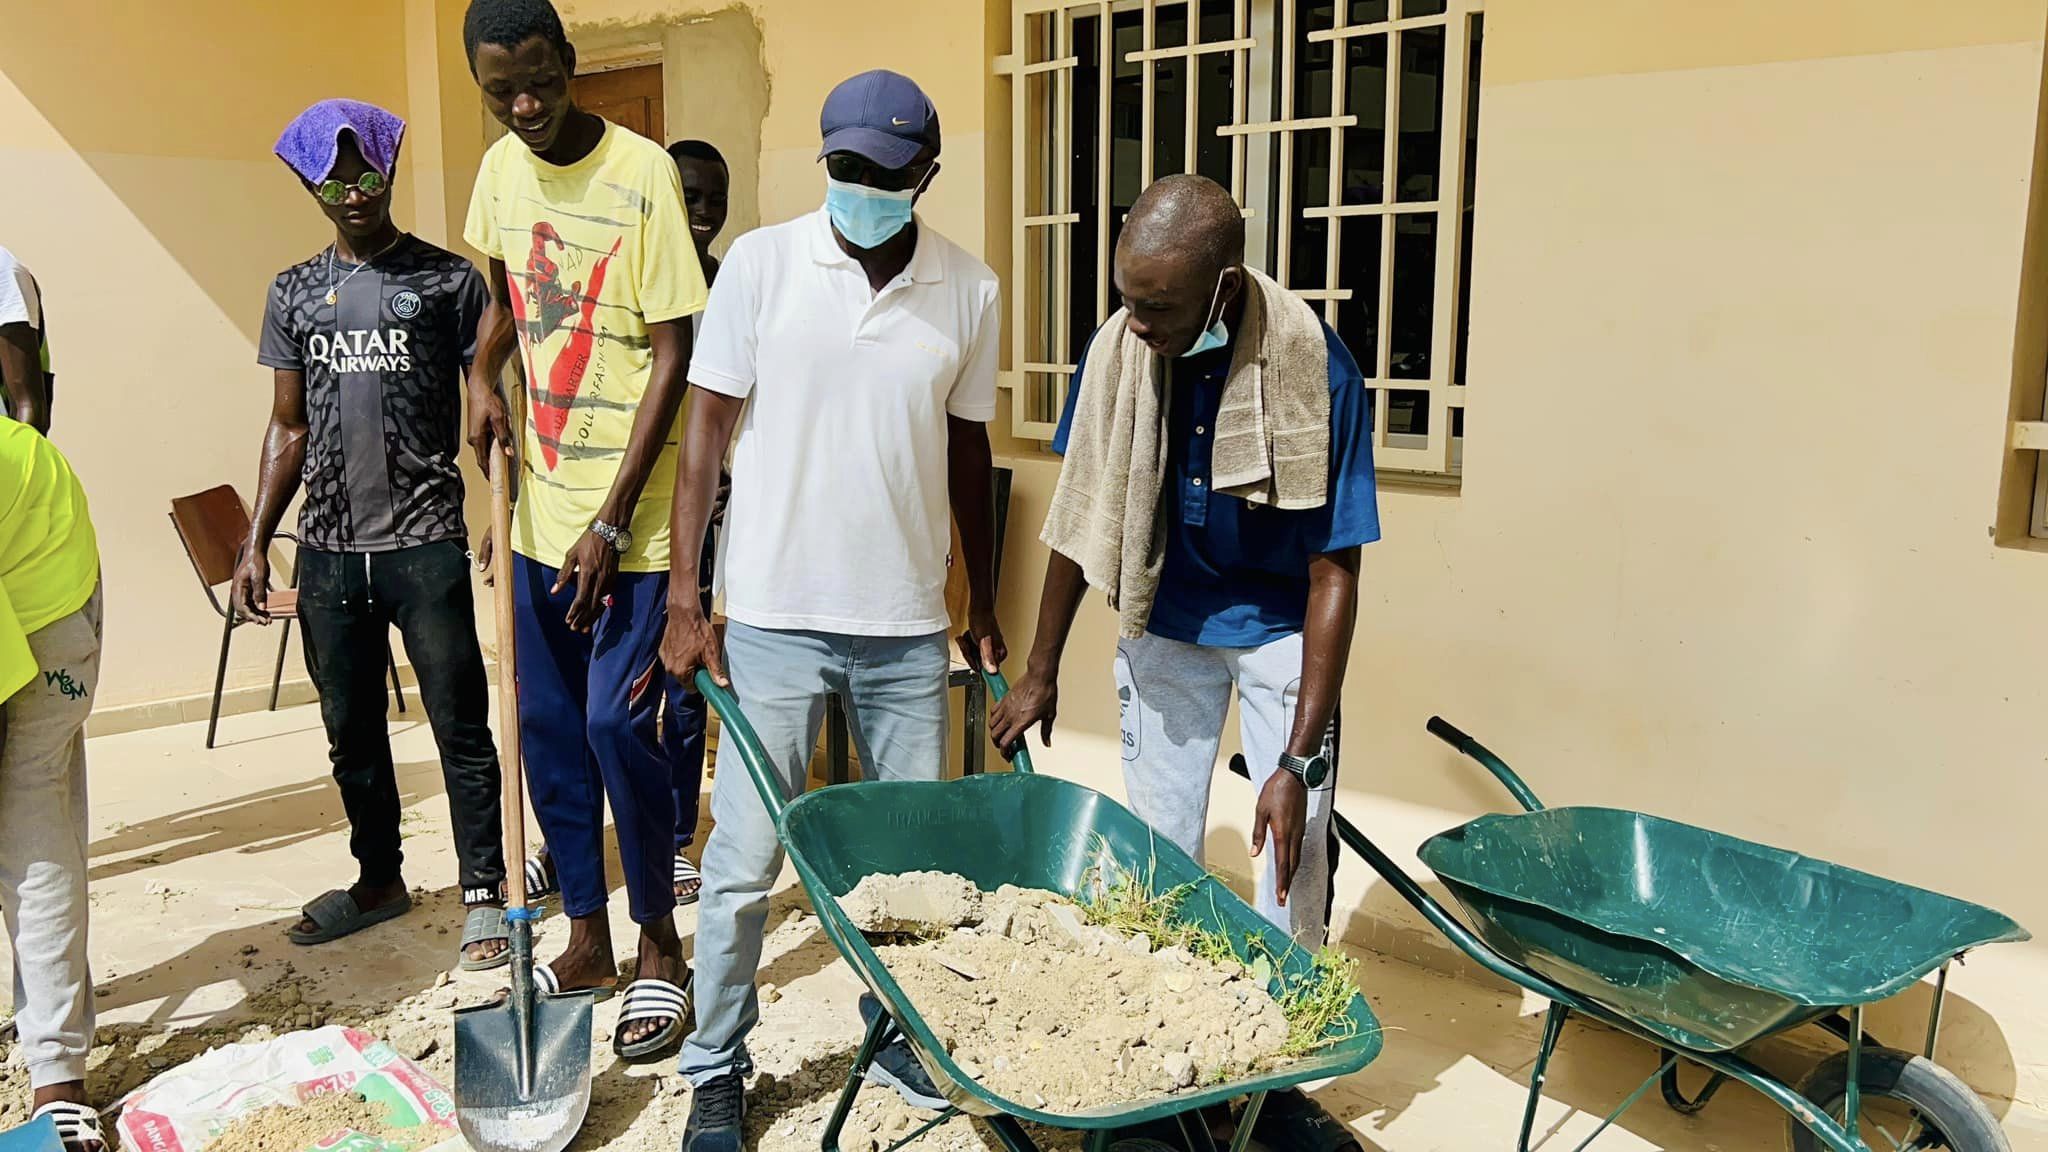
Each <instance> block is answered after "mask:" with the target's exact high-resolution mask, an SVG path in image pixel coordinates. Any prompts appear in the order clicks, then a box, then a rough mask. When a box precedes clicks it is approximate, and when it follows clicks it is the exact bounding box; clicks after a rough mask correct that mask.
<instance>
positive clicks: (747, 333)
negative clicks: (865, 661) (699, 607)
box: [690, 209, 1002, 636]
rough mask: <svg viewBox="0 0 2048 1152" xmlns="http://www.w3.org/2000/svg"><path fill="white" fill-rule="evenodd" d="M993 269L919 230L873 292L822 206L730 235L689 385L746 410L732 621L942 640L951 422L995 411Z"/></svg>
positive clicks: (729, 582) (730, 531)
mask: <svg viewBox="0 0 2048 1152" xmlns="http://www.w3.org/2000/svg"><path fill="white" fill-rule="evenodd" d="M1000 323H1001V321H1000V303H999V292H998V288H997V284H996V277H995V273H993V272H991V271H989V269H988V266H987V265H985V264H983V263H982V262H981V261H979V260H977V259H975V258H974V257H972V256H970V255H968V254H967V253H966V252H965V251H963V250H962V249H961V248H960V247H959V246H958V245H956V244H954V243H953V242H952V241H950V240H947V239H946V238H945V237H944V236H941V235H939V234H938V233H937V232H935V231H933V230H932V229H931V227H929V226H928V225H926V224H925V223H924V222H923V221H919V222H918V226H917V251H916V253H915V254H913V255H912V257H911V260H910V265H909V267H907V268H905V269H904V271H903V273H902V274H901V275H899V276H897V277H896V279H894V280H892V281H890V282H889V284H888V285H887V286H886V287H884V288H883V289H882V291H881V292H880V293H879V294H878V293H876V292H874V291H872V290H871V289H870V288H869V287H868V278H867V273H866V272H864V271H862V270H861V267H860V265H859V264H858V263H856V262H855V261H854V259H853V258H852V257H851V256H848V255H847V254H846V253H845V252H843V251H841V250H840V247H839V245H838V243H837V242H836V240H835V239H834V238H833V235H832V225H831V222H830V219H829V218H828V217H827V216H826V214H825V212H824V210H823V209H820V210H819V211H817V212H814V213H812V214H810V215H808V216H802V217H799V218H797V219H795V220H792V221H790V222H788V223H786V224H777V225H775V226H773V227H769V228H762V229H759V230H757V231H754V232H750V233H748V234H746V235H745V236H742V237H740V238H739V239H738V240H737V241H735V242H734V243H733V246H732V250H731V251H730V252H729V253H727V255H726V258H725V262H724V264H723V265H722V266H721V267H720V268H719V272H718V279H717V281H716V283H715V284H714V285H713V286H712V290H711V305H710V307H709V308H708V309H706V311H705V313H704V328H703V331H702V333H701V335H699V337H698V340H697V345H696V349H695V351H694V352H693V353H692V354H691V357H690V383H692V384H694V385H696V386H697V387H699V388H704V389H708V390H710V391H712V392H718V393H721V394H724V395H727V396H733V397H739V398H743V399H745V400H747V402H748V403H747V406H746V411H745V412H744V414H743V415H742V416H741V418H740V435H739V443H738V445H737V446H736V448H735V450H734V454H733V465H732V503H731V505H730V506H729V508H728V509H727V512H726V521H725V523H726V527H725V534H724V537H723V539H722V541H721V544H722V551H721V555H720V557H719V561H720V564H719V566H720V571H721V573H722V576H723V585H724V590H725V611H726V615H727V616H729V617H731V618H732V619H734V620H738V621H739V622H740V623H742V624H748V625H752V626H753V627H756V628H777V629H802V630H807V631H816V632H834V633H840V634H843V635H855V636H925V635H929V634H931V633H934V632H940V631H943V630H944V629H945V628H946V626H947V617H946V598H945V590H946V549H947V546H948V544H949V543H950V541H951V529H950V524H949V519H948V504H947V481H946V439H947V436H946V417H948V416H955V417H958V418H960V419H962V420H974V421H979V422H984V423H985V422H987V421H989V420H991V419H993V418H994V417H995V408H996V357H997V352H998V348H999V345H1000V344H1001V339H1002V337H1001V330H1000Z"/></svg>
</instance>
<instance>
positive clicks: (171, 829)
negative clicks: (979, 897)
mask: <svg viewBox="0 0 2048 1152" xmlns="http://www.w3.org/2000/svg"><path fill="white" fill-rule="evenodd" d="M391 732H392V744H393V751H394V758H395V760H396V762H397V764H398V766H399V769H398V770H399V781H400V786H401V790H402V794H403V797H404V803H405V805H406V817H405V822H404V830H405V833H406V837H407V839H406V850H407V856H408V864H407V879H408V880H409V881H411V882H412V883H413V884H414V885H415V886H416V887H424V888H426V889H428V890H429V892H430V893H431V896H430V898H429V899H428V900H427V901H425V906H424V907H423V908H422V909H420V910H417V911H415V912H414V913H413V914H411V915H409V916H407V917H404V918H402V919H401V920H399V921H396V922H394V923H393V924H391V925H387V926H385V927H383V928H380V929H377V930H375V931H373V932H370V933H366V934H364V935H363V936H361V937H357V938H354V939H351V940H346V941H342V942H339V943H337V944H334V945H330V946H327V947H324V948H321V949H317V950H305V949H296V948H293V947H292V946H291V945H290V944H288V943H287V942H286V941H285V940H284V938H283V936H282V932H283V930H284V929H285V927H286V926H288V925H289V924H290V923H292V922H293V920H294V919H295V918H296V910H297V909H298V908H299V906H300V905H301V904H303V903H304V902H305V901H307V900H309V899H311V898H312V897H313V896H315V895H318V894H319V893H320V892H322V891H324V890H325V889H327V888H330V887H335V886H341V885H345V884H346V883H347V882H348V881H349V880H350V879H351V878H352V876H353V864H352V861H351V860H350V858H349V856H348V848H347V822H346V820H345V818H344V817H343V814H342V810H341V804H340V800H339V798H338V796H337V795H336V793H335V791H334V789H333V786H332V784H331V783H330V782H329V780H328V778H327V762H326V748H325V740H324V737H323V736H322V733H321V731H320V721H319V716H318V713H317V711H316V710H315V709H314V708H312V707H298V708H292V709H287V710H285V711H281V712H277V713H270V714H264V713H257V714H253V715H243V716H236V717H230V718H228V719H226V720H224V721H223V722H222V730H221V746H220V747H219V748H217V749H215V750H213V751H210V752H209V751H207V750H205V749H204V748H203V747H202V742H203V737H204V728H203V725H198V724H187V725H181V726H175V727H167V728H158V729H152V730H147V731H140V732H129V733H124V734H120V735H113V736H105V737H100V738H96V739H94V740H92V741H91V742H90V758H91V789H92V800H93V827H94V832H93V843H92V888H93V894H92V902H93V909H94V921H93V925H92V941H93V958H94V962H95V967H96V977H97V979H98V982H99V988H100V1000H99V1005H100V1011H101V1020H102V1022H103V1023H106V1022H122V1021H129V1022H151V1023H154V1024H156V1025H158V1026H161V1027H164V1028H170V1029H177V1028H189V1027H194V1026H198V1025H201V1024H206V1023H209V1022H217V1021H220V1020H223V1019H226V1018H229V1017H231V1015H232V1014H233V1012H234V1011H235V1009H236V1007H237V1006H238V1005H239V1004H240V1002H241V1000H242V999H243V997H244V996H245V995H246V994H247V993H248V992H249V991H252V990H254V989H255V988H256V987H260V986H261V985H260V982H261V981H265V980H268V979H271V978H273V974H274V973H275V972H276V971H277V970H279V969H280V968H281V966H282V965H283V964H285V963H288V962H289V963H293V964H294V965H295V967H296V969H297V972H298V974H299V976H300V978H301V979H312V980H317V981H319V982H320V989H319V994H320V995H321V996H322V997H323V998H326V999H329V1000H332V1001H336V1002H342V1003H382V1002H388V1001H389V1000H394V999H396V998H398V997H401V996H404V995H408V994H411V993H415V992H418V991H419V990H421V989H423V988H426V987H429V986H431V985H432V983H433V981H434V979H435V977H436V976H437V975H438V974H439V973H441V972H443V971H444V970H446V969H447V968H449V967H450V966H451V965H452V962H453V954H454V947H455V939H456V937H455V935H454V932H455V930H456V929H458V928H459V920H460V915H461V912H460V909H459V907H458V906H457V901H456V899H455V896H454V893H453V891H452V888H453V885H454V883H455V875H454V867H453V861H452V852H451V849H450V844H449V838H448V832H447V828H448V820H447V810H446V805H445V802H444V800H443V792H442V786H441V781H440V771H439V766H438V762H437V761H436V759H435V756H434V747H433V740H432V737H431V735H430V733H429V732H428V731H427V729H426V726H425V724H424V721H423V718H422V717H420V715H419V714H418V712H417V706H416V705H415V710H414V711H413V712H412V713H410V714H408V715H406V716H403V717H399V716H394V722H393V723H392V725H391ZM707 807H708V805H707ZM700 843H701V838H700ZM616 875H617V872H616V869H614V870H613V876H614V879H616ZM794 883H795V880H794V876H793V874H788V873H786V874H785V877H784V884H785V886H794ZM622 903H623V901H622V899H621V900H619V901H615V905H619V911H618V912H617V913H615V920H616V921H617V922H618V923H619V924H620V925H624V924H625V917H624V915H623V907H622ZM695 924H696V922H695V911H694V909H685V910H684V912H683V914H682V917H681V928H682V931H683V933H684V935H685V937H686V938H688V937H690V936H691V935H693V933H694V931H695ZM550 926H559V918H554V919H553V920H552V921H551V922H550ZM616 931H617V932H618V936H619V945H620V955H621V956H627V955H630V954H631V951H630V939H629V933H628V931H627V929H626V927H619V928H617V929H616ZM555 947H556V946H548V945H546V944H545V943H544V944H543V946H542V949H541V951H542V956H543V958H545V957H546V956H549V955H552V954H553V952H554V950H555ZM251 949H254V952H253V953H252V952H250V950H251ZM6 960H7V958H5V957H0V979H6V975H5V965H6ZM1361 960H1362V962H1363V963H1362V966H1361V970H1360V975H1361V984H1362V985H1363V987H1364V989H1365V992H1366V995H1367V997H1368V999H1369V1000H1370V1001H1371V1002H1372V1005H1373V1007H1374V1009H1375V1011H1376V1012H1378V1013H1379V1015H1380V1017H1381V1019H1382V1021H1383V1022H1384V1024H1385V1025H1386V1028H1387V1030H1388V1035H1387V1038H1386V1049H1385V1053H1384V1054H1383V1055H1382V1056H1381V1057H1380V1059H1379V1060H1378V1061H1377V1062H1375V1063H1374V1064H1373V1065H1371V1066H1370V1067H1368V1068H1366V1069H1365V1070H1364V1071H1363V1072H1362V1073H1360V1074H1358V1075H1356V1076H1353V1077H1349V1078H1347V1079H1344V1080H1342V1081H1338V1082H1335V1083H1332V1084H1329V1085H1327V1086H1325V1087H1323V1088H1322V1089H1321V1090H1320V1091H1319V1092H1318V1098H1319V1099H1320V1100H1321V1101H1322V1102H1323V1103H1324V1104H1325V1106H1327V1107H1328V1108H1330V1109H1331V1110H1332V1111H1333V1112H1334V1113H1336V1114H1337V1115H1338V1116H1340V1117H1341V1118H1343V1119H1344V1120H1345V1121H1346V1122H1348V1123H1349V1124H1351V1125H1352V1126H1353V1128H1354V1129H1355V1130H1356V1131H1357V1132H1358V1134H1359V1136H1360V1139H1361V1141H1362V1142H1363V1143H1364V1145H1365V1147H1366V1148H1367V1149H1368V1152H1432V1150H1436V1149H1460V1150H1464V1149H1475V1148H1512V1147H1513V1141H1514V1137H1515V1132H1516V1128H1517V1126H1518V1124H1519V1122H1520V1118H1521V1108H1522V1098H1523V1096H1522V1094H1523V1089H1522V1082H1523V1080H1524V1079H1525V1078H1526V1075H1527V1073H1528V1069H1529V1065H1530V1063H1531V1061H1532V1059H1533V1056H1534V1053H1535V1048H1536V1042H1537V1037H1538V1034H1539V1030H1540V1024H1541V1014H1540V1013H1541V1008H1542V1005H1541V1004H1539V1003H1537V1002H1534V1001H1533V1000H1527V1001H1525V1000H1523V999H1521V998H1518V997H1514V996H1509V995H1504V994H1501V993H1499V992H1496V991H1492V990H1489V989H1485V988H1481V987H1479V986H1477V985H1475V984H1471V983H1467V982H1464V981H1461V980H1457V979H1453V978H1451V977H1447V976H1444V975H1441V974H1438V973H1434V972H1429V971H1425V970H1422V969H1419V968H1415V967H1411V966H1409V965H1406V964H1403V963H1399V962H1396V961H1392V960H1388V959H1385V958H1382V957H1377V956H1372V955H1366V956H1362V957H1361ZM245 962H246V964H245ZM834 963H835V964H836V960H835V961H834ZM502 979H503V978H502V974H497V975H493V974H485V975H484V976H483V977H471V978H465V980H466V982H468V983H477V984H478V986H479V988H487V987H496V986H498V985H499V984H500V983H501V982H502ZM801 1004H802V1002H801V1001H800V1000H798V999H795V998H789V999H785V1000H784V1001H782V1003H781V1004H779V1005H776V1006H771V1007H770V1008H769V1009H768V1013H769V1015H771V1016H772V1015H773V1014H775V1013H776V1012H777V1011H781V1012H789V1011H792V1010H795V1011H803V1008H802V1007H801ZM774 1023H775V1022H774V1021H773V1020H767V1021H764V1028H765V1027H768V1026H770V1025H772V1024H774ZM850 1027H851V1025H850V1024H849V1028H850ZM857 1039H858V1037H857V1036H855V1035H852V1034H849V1035H848V1037H847V1044H848V1045H852V1044H854V1043H855V1042H856V1041H857ZM1760 1058H1761V1059H1762V1060H1763V1062H1765V1063H1766V1064H1768V1065H1772V1066H1775V1067H1777V1068H1779V1070H1781V1071H1783V1072H1785V1073H1787V1074H1789V1075H1796V1074H1797V1072H1798V1070H1799V1068H1800V1065H1801V1063H1802V1062H1803V1061H1806V1060H1810V1059H1811V1058H1812V1050H1809V1049H1802V1048H1795V1047H1792V1046H1789V1045H1787V1046H1782V1047H1780V1048H1777V1049H1774V1050H1768V1051H1766V1052H1764V1053H1762V1054H1761V1057H1760ZM1655 1064H1656V1057H1655V1055H1654V1053H1653V1052H1652V1051H1651V1050H1650V1049H1649V1048H1648V1047H1646V1046H1644V1045H1642V1044H1640V1043H1638V1042H1636V1041H1634V1040H1631V1039H1629V1038H1626V1037H1623V1036H1620V1035H1617V1034H1614V1033H1611V1032H1608V1031H1605V1030H1601V1029H1593V1028H1582V1027H1578V1026H1576V1025H1575V1026H1573V1027H1572V1028H1571V1029H1570V1030H1569V1031H1568V1032H1567V1034H1566V1037H1565V1041H1564V1044H1563V1047H1562V1049H1561V1050H1560V1053H1559V1056H1558V1058H1557V1059H1556V1061H1555V1062H1554V1064H1553V1066H1552V1072H1551V1080H1550V1084H1549V1087H1548V1100H1547V1101H1546V1103H1545V1105H1544V1107H1543V1109H1542V1111H1541V1112H1540V1113H1539V1119H1538V1131H1539V1133H1548V1136H1547V1137H1545V1139H1544V1141H1543V1143H1542V1145H1541V1146H1542V1147H1543V1148H1546V1149H1554V1150H1560V1152H1562V1150H1566V1149H1570V1148H1573V1147H1575V1146H1576V1145H1577V1144H1578V1142H1579V1141H1580V1140H1582V1139H1584V1137H1585V1136H1586V1135H1587V1134H1588V1133H1590V1132H1591V1131H1592V1130H1593V1129H1594V1128H1595V1127H1596V1126H1597V1124H1598V1122H1599V1117H1600V1116H1601V1115H1603V1114H1604V1113H1605V1112H1606V1110H1607V1109H1608V1108H1610V1107H1612V1106H1613V1105H1614V1104H1615V1103H1617V1102H1619V1101H1620V1100H1621V1099H1622V1098H1623V1097H1624V1096H1625V1095H1627V1093H1628V1092H1629V1091H1630V1090H1631V1089H1633V1088H1634V1087H1635V1085H1636V1084H1637V1083H1638V1082H1639V1080H1640V1079H1641V1077H1643V1076H1644V1075H1647V1074H1648V1072H1649V1071H1650V1070H1651V1068H1653V1067H1654V1066H1655ZM1695 1083H1697V1076H1696V1074H1695V1075H1694V1076H1693V1078H1691V1079H1689V1080H1688V1084H1695ZM1996 1107H1997V1108H1998V1109H2001V1110H2006V1109H2010V1112H2009V1114H2008V1115H2006V1116H2005V1123H2006V1126H2007V1129H2008V1131H2009V1132H2010V1134H2011V1136H2012V1139H2013V1143H2014V1146H2015V1147H2016V1148H2021V1149H2027V1150H2042V1152H2048V1119H2044V1118H2043V1117H2042V1116H2041V1115H2039V1114H2037V1113H2034V1112H2031V1111H2029V1110H2027V1109H2025V1108H2015V1107H2014V1106H2013V1105H2010V1104H2003V1103H2002V1104H1999V1105H1997V1106H1996ZM1784 1140H1785V1135H1784V1121H1783V1118H1782V1115H1781V1114H1780V1113H1778V1112H1777V1111H1775V1110H1774V1109H1772V1108H1770V1107H1769V1106H1767V1105H1765V1104H1764V1103H1763V1102H1762V1101H1761V1100H1760V1099H1758V1098H1756V1097H1755V1096H1753V1095H1751V1094H1750V1093H1747V1092H1745V1091H1743V1090H1741V1089H1739V1088H1731V1089H1729V1090H1728V1091H1726V1092H1724V1093H1723V1094H1722V1095H1721V1097H1719V1098H1717V1099H1716V1100H1715V1102H1714V1104H1713V1106H1712V1107H1710V1108H1708V1109H1707V1110H1706V1111H1705V1112H1703V1113H1702V1114H1700V1115H1699V1116H1696V1117H1692V1118H1686V1117H1681V1116H1678V1115H1676V1114H1675V1113H1672V1112H1669V1111H1667V1110H1666V1109H1665V1108H1664V1107H1663V1106H1662V1105H1661V1104H1660V1103H1658V1102H1657V1101H1656V1098H1655V1094H1654V1093H1652V1095H1651V1097H1650V1098H1649V1099H1648V1100H1646V1101H1645V1102H1644V1103H1643V1104H1642V1105H1641V1106H1640V1107H1638V1108H1637V1109H1635V1110H1633V1111H1631V1112H1630V1113H1628V1114H1627V1115H1626V1116H1625V1117H1623V1119H1622V1120H1621V1121H1620V1122H1619V1123H1618V1124H1617V1125H1616V1128H1615V1129H1614V1130H1613V1131H1611V1132H1610V1133H1608V1134H1607V1135H1605V1136H1603V1137H1602V1139H1601V1142H1600V1144H1599V1145H1597V1146H1598V1147H1601V1148H1607V1149H1615V1150H1618V1152H1626V1150H1629V1149H1648V1148H1659V1149H1688V1150H1689V1149H1702V1150H1707V1152H1717V1150H1719V1149H1731V1150H1732V1149H1770V1148H1778V1147H1783V1146H1784ZM587 1146H588V1147H592V1148H597V1147H605V1146H606V1144H605V1143H603V1142H597V1143H589V1144H588V1145H587Z"/></svg>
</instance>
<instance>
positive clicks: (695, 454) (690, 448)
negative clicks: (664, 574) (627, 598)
mask: <svg viewBox="0 0 2048 1152" xmlns="http://www.w3.org/2000/svg"><path fill="white" fill-rule="evenodd" d="M744 405H745V402H744V401H741V400H736V399H734V398H732V397H730V396H723V395H720V394H719V393H716V392H709V391H706V390H704V389H702V388H699V389H696V390H695V392H694V393H693V395H692V398H691V400H690V418H689V421H688V423H687V425H686V426H685V427H684V429H683V457H682V460H681V461H680V462H679V463H678V464H677V467H676V499H675V509H674V511H673V512H671V513H670V514H669V541H670V543H669V579H668V596H669V603H670V605H671V607H670V611H671V612H673V611H676V610H677V608H678V606H681V605H685V604H687V605H688V610H689V611H693V612H694V611H701V610H702V609H703V605H702V604H700V603H698V600H697V589H698V587H699V585H700V583H701V579H700V577H701V573H700V572H699V571H698V568H699V567H700V566H701V564H702V561H703V558H704V550H703V548H702V547H701V544H702V541H703V539H704V533H705V532H706V531H707V530H709V529H710V527H711V508H712V505H713V504H714V503H715V502H716V501H717V499H718V474H719V466H720V464H721V463H722V462H723V461H724V460H725V447H726V445H727V444H730V443H731V442H732V430H733V428H734V426H735V425H737V424H738V423H739V416H740V410H741V408H742V407H744ZM693 540H694V541H697V542H698V545H696V546H693V545H691V544H689V543H688V542H689V541H693Z"/></svg>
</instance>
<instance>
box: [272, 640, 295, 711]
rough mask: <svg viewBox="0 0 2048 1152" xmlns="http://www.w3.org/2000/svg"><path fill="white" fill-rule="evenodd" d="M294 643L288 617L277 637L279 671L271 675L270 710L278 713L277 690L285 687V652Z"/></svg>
mask: <svg viewBox="0 0 2048 1152" xmlns="http://www.w3.org/2000/svg"><path fill="white" fill-rule="evenodd" d="M291 642H292V622H291V618H290V617H289V616H287V617H286V618H285V621H284V631H283V632H281V633H279V635H278V637H277V669H276V671H274V672H272V673H271V674H270V710H271V711H272V712H275V711H277V690H278V689H279V688H281V687H283V686H284V650H285V648H286V647H287V646H289V645H290V644H291Z"/></svg>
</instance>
